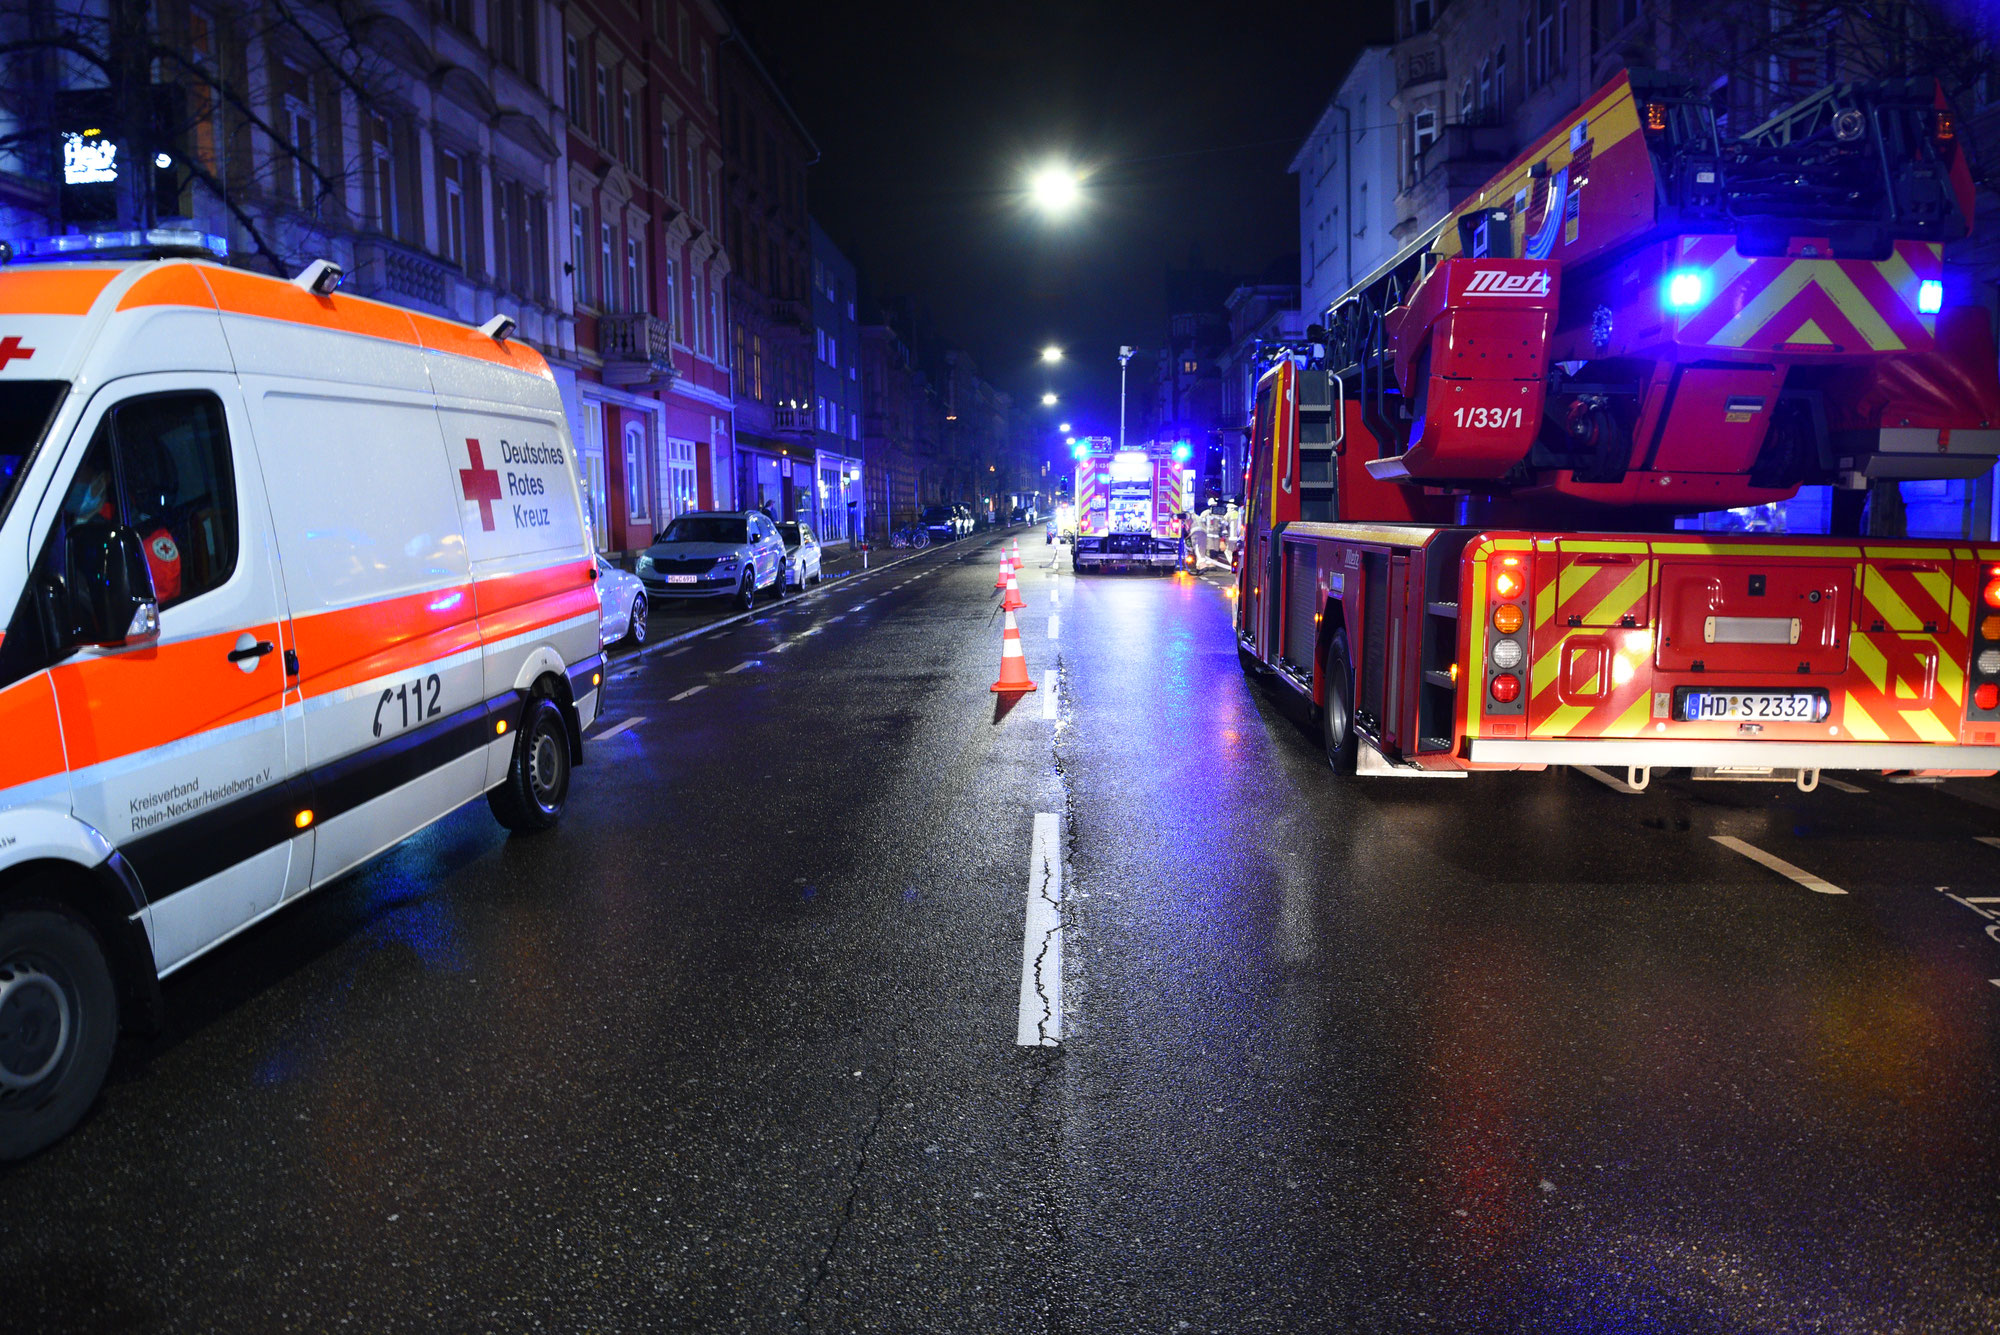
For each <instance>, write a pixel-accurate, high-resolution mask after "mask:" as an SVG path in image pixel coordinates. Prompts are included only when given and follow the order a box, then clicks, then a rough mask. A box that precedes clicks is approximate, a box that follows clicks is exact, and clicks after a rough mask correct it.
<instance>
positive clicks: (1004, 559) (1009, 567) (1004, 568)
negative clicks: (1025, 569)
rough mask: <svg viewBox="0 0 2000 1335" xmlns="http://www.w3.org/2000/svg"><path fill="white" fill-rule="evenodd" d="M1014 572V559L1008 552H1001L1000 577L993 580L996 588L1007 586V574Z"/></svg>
mask: <svg viewBox="0 0 2000 1335" xmlns="http://www.w3.org/2000/svg"><path fill="white" fill-rule="evenodd" d="M1013 573H1014V563H1013V561H1012V560H1010V559H1009V558H1008V556H1007V553H1005V552H1002V553H1000V575H999V578H997V579H995V580H994V581H993V587H994V588H996V589H1004V588H1006V587H1007V576H1009V575H1011V574H1013Z"/></svg>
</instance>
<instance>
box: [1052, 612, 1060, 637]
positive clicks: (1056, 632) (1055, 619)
mask: <svg viewBox="0 0 2000 1335" xmlns="http://www.w3.org/2000/svg"><path fill="white" fill-rule="evenodd" d="M1061 634H1062V618H1061V617H1059V616H1057V615H1056V614H1055V613H1054V612H1051V613H1049V638H1050V639H1052V640H1053V639H1056V638H1057V637H1058V636H1060V635H1061Z"/></svg>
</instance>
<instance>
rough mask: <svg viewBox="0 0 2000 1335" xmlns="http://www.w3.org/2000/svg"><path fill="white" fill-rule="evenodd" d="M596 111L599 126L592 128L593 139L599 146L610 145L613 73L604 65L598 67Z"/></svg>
mask: <svg viewBox="0 0 2000 1335" xmlns="http://www.w3.org/2000/svg"><path fill="white" fill-rule="evenodd" d="M594 110H595V111H596V112H597V124H596V125H594V126H593V127H591V128H592V132H593V135H592V137H594V138H595V139H596V140H597V142H598V143H599V144H604V145H608V144H610V142H611V71H610V70H608V69H606V68H604V66H602V65H599V66H598V67H597V92H596V106H595V108H594Z"/></svg>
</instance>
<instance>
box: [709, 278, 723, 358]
mask: <svg viewBox="0 0 2000 1335" xmlns="http://www.w3.org/2000/svg"><path fill="white" fill-rule="evenodd" d="M720 305H721V298H720V297H719V296H717V295H716V291H715V284H714V283H710V284H709V285H708V351H709V355H710V356H714V355H715V350H716V349H717V348H719V347H721V346H722V320H721V316H720V311H719V309H718V308H719V307H720Z"/></svg>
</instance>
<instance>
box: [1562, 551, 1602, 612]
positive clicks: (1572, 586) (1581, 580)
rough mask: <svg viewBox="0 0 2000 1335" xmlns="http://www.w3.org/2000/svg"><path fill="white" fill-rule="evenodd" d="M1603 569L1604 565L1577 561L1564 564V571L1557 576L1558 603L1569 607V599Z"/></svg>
mask: <svg viewBox="0 0 2000 1335" xmlns="http://www.w3.org/2000/svg"><path fill="white" fill-rule="evenodd" d="M1602 569H1604V567H1603V566H1587V565H1583V564H1581V563H1580V562H1576V561H1571V562H1569V563H1567V564H1566V565H1564V566H1563V568H1562V573H1561V574H1560V575H1558V576H1556V585H1557V587H1558V589H1559V590H1560V592H1558V593H1557V594H1556V602H1557V604H1558V605H1559V606H1562V607H1568V606H1569V600H1570V599H1572V598H1574V597H1576V595H1577V594H1578V593H1580V592H1582V590H1583V586H1584V585H1586V584H1588V583H1590V580H1591V577H1592V576H1593V575H1595V574H1596V573H1597V572H1598V571H1600V570H1602Z"/></svg>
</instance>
